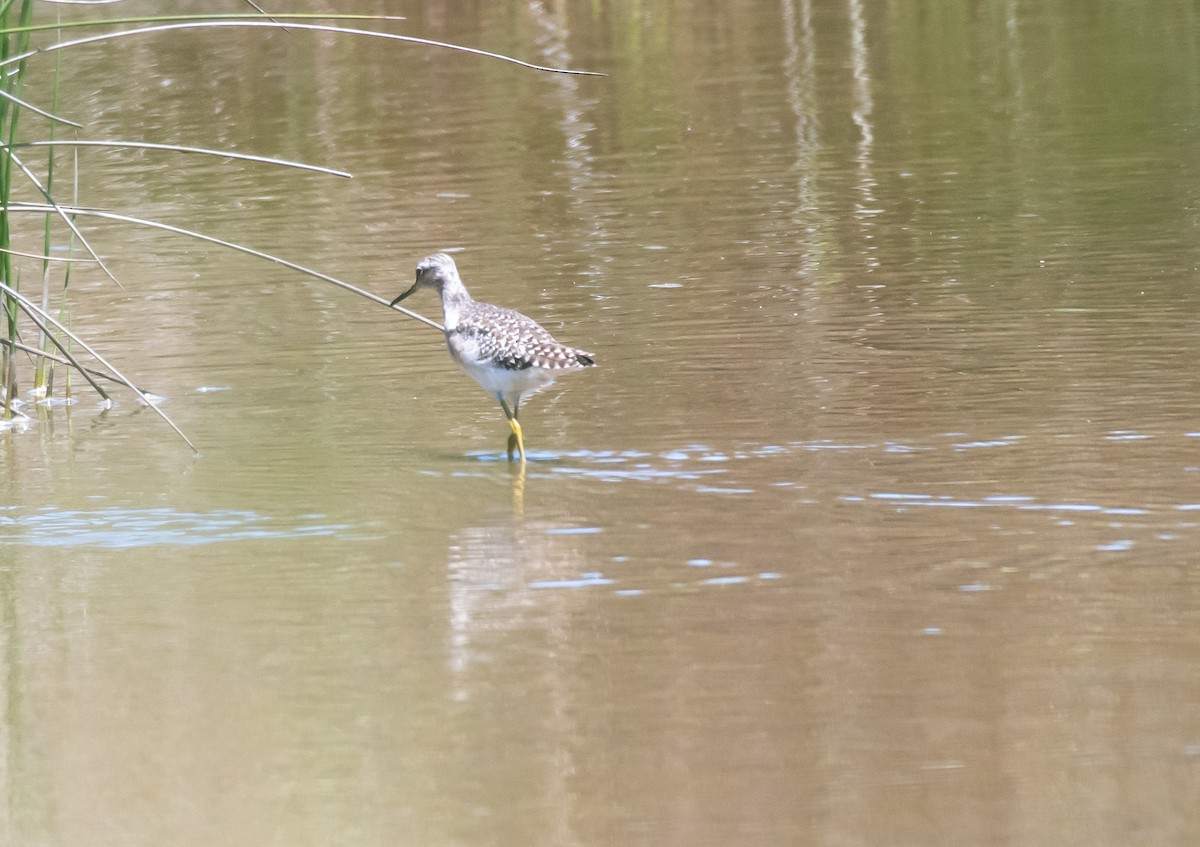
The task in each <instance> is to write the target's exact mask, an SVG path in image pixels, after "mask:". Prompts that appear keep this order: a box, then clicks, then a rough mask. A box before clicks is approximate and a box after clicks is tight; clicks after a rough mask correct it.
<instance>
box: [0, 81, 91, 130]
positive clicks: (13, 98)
mask: <svg viewBox="0 0 1200 847" xmlns="http://www.w3.org/2000/svg"><path fill="white" fill-rule="evenodd" d="M0 97H4V98H5V99H7V100H11V101H12V102H14V103H16V104H17V105H18V106H24V107H25V108H26V109H28V110H29V111H31V112H33V113H35V114H38V115H41V116H42V117H43V118H49V119H50V120H52V121H56V122H57V123H60V124H66V125H67V126H73V127H75V128H76V129H83V124H81V123H76V122H75V121H71V120H67V119H66V118H64V117H61V116H59V115H55V114H52V113H51V112H47V111H46V110H45V109H40V108H38V107H37V106H35V105H33V104H32V103H30V102H29V101H27V100H22V99H21V98H20V97H18V96H17V95H15V94H10V93H8V92H7V91H5V90H4V89H3V88H0Z"/></svg>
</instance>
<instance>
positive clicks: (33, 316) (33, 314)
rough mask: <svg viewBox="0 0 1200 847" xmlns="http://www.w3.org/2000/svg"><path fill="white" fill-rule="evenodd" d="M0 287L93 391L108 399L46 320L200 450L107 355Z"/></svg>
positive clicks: (47, 313)
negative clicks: (98, 351)
mask: <svg viewBox="0 0 1200 847" xmlns="http://www.w3.org/2000/svg"><path fill="white" fill-rule="evenodd" d="M0 291H3V292H4V293H6V294H8V295H9V296H10V297H12V298H13V299H14V300H15V301H16V303H17V306H18V307H20V309H21V311H22V312H24V313H25V314H26V315H28V316H29V319H30V320H32V321H33V322H34V323H35V324H37V327H38V329H40V330H41V331H42V332H43V333H45V335H46V337H47V338H48V339H50V341H51V343H53V344H54V346H55V347H57V348H58V350H59V352H60V353H62V354H63V355H64V356H66V357H67V358H68V359H70V360H71V362H72V364H73V365H74V367H75V368H76V369H77V370H78V371H79V372H80V373H81V374H82V375H83V378H84V379H86V380H87V381H88V382H89V383H90V384H91V386H92V388H94V389H95V390H96V393H97V394H99V395H100V396H101V397H103V398H104V399H105V400H107V399H108V395H107V394H106V393H105V392H104V389H103V388H101V387H100V385H99V384H98V383H97V382H96V381H95V380H94V379H93V378H92V377H91V375H90V374H89V373H88V369H87V368H85V367H83V366H82V365H80V364H79V363H78V362H77V361H76V360H75V357H74V356H72V355H71V351H70V350H68V349H67V348H66V347H65V346H64V345H63V344H62V342H60V341H59V340H58V339H57V338H55V337H54V333H52V332H51V331H50V329H49V327H47V326H46V323H51V324H53V325H54V326H55V327H57V328H58V329H59V330H60V331H61V332H62V333H63V334H64V335H66V336H67V337H68V338H70V339H71V340H72V341H74V342H75V343H76V344H78V345H79V346H80V347H82V348H83V349H84V350H86V351H87V352H88V353H89V354H90V355H91V356H92V358H94V359H95V360H96V361H97V362H99V363H100V364H102V365H104V367H106V368H108V369H109V370H110V371H112V372H113V373H114V374H116V375H117V376H119V377H120V378H121V379H122V380H124V384H125V385H128V386H129V387H130V389H131V390H132V391H133V393H134V394H136V395H137V396H138V397H139V398H140V399H141V401H142V402H143V403H145V404H146V405H147V406H149V407H150V408H151V409H152V410H153V411H154V413H155V414H156V415H158V416H159V417H160V418H162V419H163V420H164V421H166V422H167V426H169V427H171V429H173V430H175V433H176V434H177V435H178V436H179V437H180V438H182V439H183V441H184V443H185V444H187V446H188V447H191V448H192V452H193V453H199V452H200V451H199V450H197V449H196V445H195V444H193V443H192V442H191V440H190V439H189V438H188V437H187V436H186V435H184V434H183V430H181V429H180V428H179V427H177V426H176V425H175V421H173V420H171V419H170V418H169V417H168V416H167V413H166V412H164V411H163V410H162V409H160V408H158V406H156V405H154V404H153V403H152V402H150V398H149V397H147V396H146V393H145V392H144V391H142V390H141V389H140V388H138V387H137V386H135V385H134V384H133V382H132V381H130V380H129V379H128V378H127V377H126V376H125V375H124V374H123V373H121V372H120V371H119V370H117V369H116V368H115V367H113V365H112V363H111V362H109V361H108V360H107V359H105V358H104V357H103V356H101V355H100V354H99V353H97V352H96V350H95V348H93V347H92V346H91V345H90V344H88V343H87V342H86V341H84V340H83V339H82V338H80V337H79V336H78V335H76V334H75V333H73V332H71V330H69V329H67V327H65V326H64V325H63V324H62V323H61V322H60V321H58V320H57V319H56V318H55V317H54V316H53V315H51V314H50V313H49V312H46V311H43V310H42V309H41V308H40V307H39V306H38V305H37V304H35V303H33V302H31V301H30V300H29V299H28V298H26V297H23V296H21V292H19V291H17V290H16V289H15V288H12V287H11V286H9V285H6V284H5V283H3V282H0Z"/></svg>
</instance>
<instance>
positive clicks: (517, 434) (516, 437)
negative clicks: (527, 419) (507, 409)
mask: <svg viewBox="0 0 1200 847" xmlns="http://www.w3.org/2000/svg"><path fill="white" fill-rule="evenodd" d="M508 425H509V426H510V427H511V428H512V435H510V436H509V437H508V458H509V459H510V460H511V459H512V447H513V441H516V442H517V453H518V454H520V456H521V464H525V437H524V436H523V435H522V434H521V424H519V423H518V422H517V419H516V418H509V419H508Z"/></svg>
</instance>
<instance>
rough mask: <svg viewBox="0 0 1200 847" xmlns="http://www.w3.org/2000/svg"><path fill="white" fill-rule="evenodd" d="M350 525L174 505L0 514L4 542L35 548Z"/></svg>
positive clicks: (242, 536)
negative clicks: (184, 509)
mask: <svg viewBox="0 0 1200 847" xmlns="http://www.w3.org/2000/svg"><path fill="white" fill-rule="evenodd" d="M348 528H349V527H348V525H346V524H333V523H328V522H326V521H325V518H324V516H323V515H298V516H294V517H289V518H278V517H271V516H269V515H262V514H259V513H257V512H250V511H242V510H236V509H215V510H213V511H210V512H180V511H177V510H175V509H169V508H161V509H123V508H115V507H114V508H109V509H95V510H88V511H81V510H53V509H44V510H42V511H38V512H33V513H28V514H0V544H8V545H18V544H19V545H29V546H34V547H83V546H87V547H107V548H123V547H151V546H155V545H163V544H168V545H197V544H215V543H217V542H222V541H244V540H248V539H255V540H258V539H264V538H306V537H312V536H326V535H333V534H335V533H338V532H343V531H345V530H346V529H348Z"/></svg>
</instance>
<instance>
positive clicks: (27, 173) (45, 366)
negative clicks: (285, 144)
mask: <svg viewBox="0 0 1200 847" xmlns="http://www.w3.org/2000/svg"><path fill="white" fill-rule="evenodd" d="M118 2H119V0H118ZM34 4H35V0H0V308H2V309H3V312H4V314H3V323H4V327H3V330H0V388H2V390H3V392H4V397H3V411H2V412H0V415H2V416H3V418H4V419H9V418H11V417H12V416H13V414H14V405H15V403H16V402H17V387H18V382H17V361H18V354H20V355H21V356H22V357H24V356H28V357H30V359H31V360H32V361H33V363H34V376H33V393H34V396H35V397H38V398H47V399H48V398H49V397H50V396H51V395H52V394H53V392H54V368H55V366H56V365H60V366H65V367H66V368H68V377H69V375H70V374H71V373H78V374H79V375H80V376H82V377H83V378H84V379H85V380H86V381H87V382H88V384H89V385H91V387H92V388H93V390H95V391H96V393H97V394H99V395H100V397H102V398H104V399H105V400H107V399H108V395H107V394H106V393H105V390H104V388H103V387H102V386H101V384H100V381H101V380H103V381H107V382H113V383H116V384H117V385H120V386H123V387H125V388H128V389H129V390H131V391H133V392H134V393H135V394H137V395H138V397H139V398H141V399H142V400H143V401H144V402H146V403H147V404H149V405H150V407H151V408H152V409H153V410H154V412H155V413H156V414H158V415H159V416H160V417H161V418H162V419H163V420H164V421H166V422H167V423H168V424H169V425H170V426H171V427H172V428H173V429H174V430H175V431H176V432H177V433H179V435H180V437H182V438H183V440H184V441H187V437H186V436H184V435H183V433H182V432H180V430H179V428H178V427H176V426H175V424H174V423H172V422H171V420H170V418H168V417H167V416H166V415H165V414H164V413H163V412H162V410H160V409H159V408H158V407H157V406H155V404H154V403H151V402H150V400H149V398H148V397H147V396H146V395H145V394H144V393H143V392H142V391H141V390H140V389H138V388H137V386H136V385H134V383H133V382H132V381H130V380H129V379H128V378H126V377H125V376H124V375H122V374H121V373H120V372H119V371H118V370H117V369H116V368H114V367H113V366H112V365H111V364H109V362H108V361H106V360H105V359H104V358H103V357H102V356H101V355H100V354H99V353H98V352H97V351H96V350H95V349H94V348H92V347H91V346H90V345H89V344H87V343H86V342H85V341H84V340H83V339H82V338H81V337H80V336H79V335H78V334H76V333H74V332H72V331H71V330H70V329H68V328H67V326H66V325H65V321H66V320H67V317H66V316H67V311H66V306H67V290H68V286H69V282H70V278H71V267H72V265H73V263H74V262H75V261H87V262H91V263H94V264H95V265H96V266H97V267H98V268H99V269H101V270H102V271H103V272H104V273H105V274H106V275H107V276H109V277H110V278H111V279H112V280H113V282H115V283H116V284H117V285H120V282H118V281H117V279H116V277H115V276H114V275H113V274H112V272H111V271H109V269H108V268H107V266H105V264H104V262H103V260H102V259H101V258H100V256H99V255H97V254H96V252H95V251H94V250H92V248H91V246H90V245H89V244H88V242H87V238H86V237H85V235H84V233H83V232H81V231H80V230H79V228H78V226H77V224H76V220H77V219H78V218H80V217H100V218H106V219H108V220H115V221H120V222H123V223H135V224H140V225H144V226H151V227H156V228H159V229H163V230H167V231H170V232H174V233H177V234H182V235H188V236H191V237H194V238H199V239H202V240H204V241H207V242H209V243H212V244H215V245H218V246H221V247H225V248H228V249H232V250H237V251H240V252H243V253H248V254H250V255H253V256H258V257H260V258H264V259H268V260H270V261H272V262H276V263H278V264H281V265H284V266H285V267H288V268H291V269H293V270H296V271H299V272H301V273H304V274H307V275H309V276H311V277H314V278H316V279H319V280H322V281H324V282H328V283H331V284H333V285H337V286H339V287H341V288H344V289H346V290H348V291H351V292H353V293H355V294H359V295H361V296H363V297H366V298H368V299H370V300H373V301H375V302H377V303H380V304H382V305H388V304H389V301H388V300H385V299H383V298H381V297H376V296H375V295H373V294H371V293H369V292H366V291H363V290H362V289H360V288H356V287H355V286H353V285H351V284H349V283H347V282H343V281H341V280H338V279H335V278H333V277H331V276H328V275H326V274H323V273H320V272H319V271H315V270H311V269H309V268H306V267H304V266H302V265H300V264H297V263H295V262H289V261H286V260H284V259H281V258H279V257H276V256H272V255H270V254H267V253H263V252H261V251H258V250H255V249H253V248H251V247H247V246H244V245H241V244H235V243H232V242H229V241H224V240H221V239H217V238H213V237H211V236H207V235H204V234H202V233H197V232H192V231H190V230H185V229H182V228H179V227H174V226H171V225H170V224H166V223H161V222H158V221H152V220H144V219H141V218H137V217H135V216H132V215H122V214H117V213H114V212H102V211H99V210H94V209H85V208H81V207H80V204H79V202H78V196H77V193H78V192H77V188H78V174H79V168H78V152H77V151H78V148H79V147H83V146H93V147H94V146H104V147H135V148H140V149H148V150H162V151H167V152H172V153H195V154H202V155H212V156H219V157H221V158H223V159H225V160H237V161H248V162H256V163H261V164H268V165H278V166H281V167H288V168H297V169H301V170H308V171H317V172H320V173H324V174H330V175H334V176H341V177H349V176H350V174H348V173H344V172H342V171H336V170H333V169H330V168H322V167H317V166H315V165H305V164H301V163H299V162H289V161H285V160H282V159H272V158H267V157H263V156H252V155H248V154H244V153H235V152H231V151H227V150H208V149H202V148H196V147H187V146H182V145H170V144H149V143H145V142H137V141H131V142H120V141H95V140H80V139H77V138H76V139H67V140H62V139H58V138H56V134H57V127H58V125H59V124H63V125H65V126H69V127H72V128H73V129H81V128H82V125H81V124H77V123H74V122H73V121H70V120H67V119H66V118H63V117H60V116H58V115H56V114H55V111H56V109H57V108H58V80H59V57H60V56H61V55H62V53H61V51H63V50H65V49H67V48H70V47H77V46H80V45H83V44H94V43H97V42H104V41H110V40H113V39H121V38H126V37H130V36H137V35H141V34H144V33H158V32H165V31H174V30H185V29H197V28H213V27H261V28H277V29H284V30H286V31H288V32H293V33H296V32H304V31H319V32H335V33H340V34H346V35H358V36H364V37H372V38H383V39H388V40H392V41H401V42H407V43H412V44H419V45H423V46H426V47H437V48H443V49H449V50H456V51H460V52H464V53H470V54H474V55H478V56H485V57H488V58H493V59H500V60H502V61H505V62H511V63H514V64H517V65H520V66H522V67H526V68H530V69H533V70H539V71H549V72H554V73H572V74H587V72H586V71H569V70H563V69H559V68H548V67H543V66H540V65H532V64H529V63H527V62H522V61H520V60H519V59H514V58H512V57H509V56H504V55H501V54H498V53H489V52H486V51H482V50H475V49H472V48H469V47H462V46H459V45H455V44H447V43H445V42H439V41H431V40H428V39H423V38H415V37H412V36H405V35H398V34H395V33H388V32H376V31H373V30H366V29H354V28H350V27H346V26H334V25H331V24H329V23H323V24H317V23H312V22H311V21H312V20H313V19H321V20H324V21H331V20H337V21H348V20H354V21H363V22H366V21H375V22H378V21H395V20H401V19H399V18H394V17H389V16H382V15H285V14H271V15H267V14H266V13H265V12H262V10H261V9H259V8H258V6H256V5H255V4H254V3H249V5H250V6H253V7H254V8H255V9H256V10H257V11H256V12H254V13H247V14H223V15H222V14H213V15H164V16H156V17H149V18H109V19H94V20H83V21H71V22H64V21H61V20H59V21H56V22H55V23H50V24H34V23H33V10H34ZM97 26H105V27H114V26H115V27H117V28H116V29H113V30H111V31H108V32H104V33H101V34H99V35H91V36H86V37H81V38H74V39H69V40H58V41H55V42H53V43H50V44H47V45H44V46H41V47H38V48H34V49H31V48H30V38H31V36H32V34H33V33H36V32H41V31H51V32H53V33H55V34H60V33H61V31H62V30H64V29H67V28H81V27H97ZM60 37H61V36H60ZM51 52H53V53H54V54H55V69H54V87H53V98H52V102H51V104H50V107H49V109H43V108H40V107H39V106H37V105H34V104H32V103H26V102H25V101H23V100H22V99H21V92H22V88H23V82H24V79H25V73H26V63H27V61H28V60H29V59H30V58H32V57H34V56H36V55H39V54H46V53H51ZM589 75H594V74H589ZM23 110H29V111H32V112H33V113H34V114H35V115H37V116H39V117H40V118H44V119H46V120H48V121H49V122H50V129H49V133H48V135H49V137H48V138H44V139H39V140H32V141H19V140H18V139H19V134H18V118H19V116H20V114H21V112H22V111H23ZM64 146H70V147H72V148H73V151H74V153H75V155H74V157H73V159H72V167H71V178H70V185H71V191H70V193H71V195H72V200H71V202H70V203H60V202H58V201H57V200H56V199H55V196H56V194H61V193H63V192H61V191H58V190H57V189H56V187H55V186H56V183H61V182H63V181H64V178H62V177H61V176H60V177H58V178H57V179H56V170H55V151H56V150H58V149H59V148H60V147H64ZM42 150H44V151H45V152H46V161H45V168H44V171H43V175H42V176H41V177H39V175H38V172H37V169H36V166H35V165H32V162H31V161H30V162H27V161H26V159H25V157H26V155H27V153H26V152H25V151H28V154H29V155H32V154H33V153H36V152H39V151H42ZM18 151H21V152H20V153H18ZM14 179H18V180H20V182H21V186H22V188H24V189H25V191H26V193H27V192H28V191H29V190H32V191H33V192H34V193H35V194H36V195H40V198H41V202H36V203H30V202H23V201H19V200H18V197H19V196H21V193H20V192H18V193H14V191H13V189H14V185H13V180H14ZM18 213H21V214H37V215H40V216H41V217H42V220H43V225H42V245H41V248H42V249H41V253H40V254H38V253H30V252H28V251H21V250H17V249H14V238H13V236H14V235H15V232H14V230H13V228H12V225H13V223H14V222H15V221H16V219H17V218H16V215H17V214H18ZM56 234H62V235H65V237H66V247H67V249H66V256H65V257H58V258H53V259H52V258H51V255H50V254H51V252H52V251H53V250H54V249H55V235H56ZM76 245H78V247H79V248H81V250H82V251H83V252H85V253H86V254H87V256H86V257H82V256H81V257H75V255H74V253H75V249H76ZM14 256H24V257H27V258H33V259H38V260H40V261H41V282H42V286H41V302H40V303H38V302H35V301H34V299H33V298H31V297H30V296H28V295H27V294H23V293H22V292H21V290H20V287H21V286H20V276H19V273H18V271H17V269H16V267H15V263H14V262H13V257H14ZM59 269H61V280H60V282H58V283H55V282H54V278H55V276H56V275H57V274H58V273H59ZM394 308H395V309H396V310H397V311H400V312H403V313H404V314H406V315H408V316H409V317H413V318H416V319H417V320H420V321H422V322H424V323H426V324H428V325H430V326H432V327H434V328H437V329H439V330H440V329H441V328H442V327H441V325H440V324H437V323H435V322H433V321H430V320H428V319H426V318H424V317H422V316H420V315H418V314H416V313H415V312H410V311H408V310H407V309H404V308H402V307H399V306H396V307H394ZM55 315H57V317H55ZM22 326H32V327H33V328H35V329H36V330H37V333H38V343H37V345H36V346H35V345H31V344H29V343H27V340H25V339H22V336H21V328H22ZM73 347H78V348H80V349H82V350H83V351H85V352H86V354H87V355H88V357H89V358H90V359H91V360H93V361H94V362H95V363H96V365H98V366H92V367H88V366H85V365H84V364H83V363H81V362H80V361H79V359H78V358H76V356H75V355H74V354H73V353H72V348H73ZM63 391H64V392H65V394H64V396H69V392H70V380H69V378H68V379H66V380H63ZM188 445H189V446H191V442H188ZM193 449H195V448H193Z"/></svg>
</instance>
